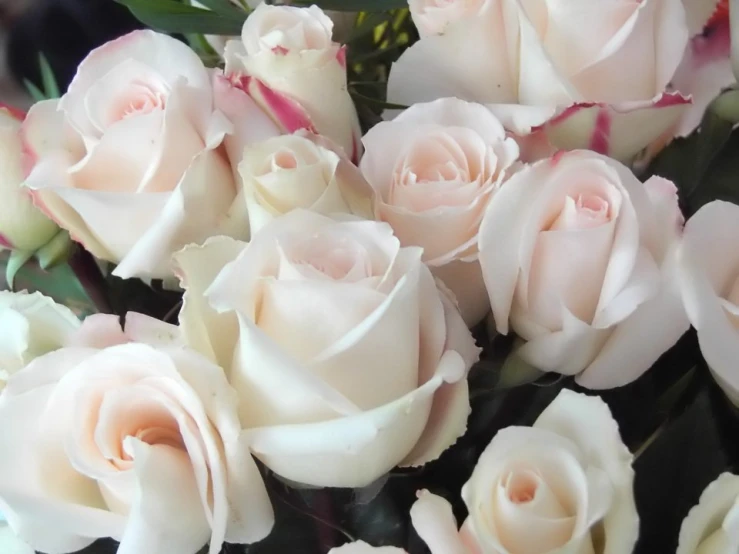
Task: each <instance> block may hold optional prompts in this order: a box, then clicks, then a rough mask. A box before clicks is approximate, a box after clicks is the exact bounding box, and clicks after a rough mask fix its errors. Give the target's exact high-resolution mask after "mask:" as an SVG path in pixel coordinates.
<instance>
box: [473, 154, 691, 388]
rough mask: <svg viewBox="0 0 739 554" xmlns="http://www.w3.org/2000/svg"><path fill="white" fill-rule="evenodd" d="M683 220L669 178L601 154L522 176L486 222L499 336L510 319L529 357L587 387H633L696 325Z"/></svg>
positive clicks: (559, 160) (559, 159) (484, 261)
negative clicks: (684, 282)
mask: <svg viewBox="0 0 739 554" xmlns="http://www.w3.org/2000/svg"><path fill="white" fill-rule="evenodd" d="M681 223H682V216H681V215H680V211H679V209H678V204H677V193H676V189H675V186H674V185H673V184H672V183H671V182H669V181H667V180H665V179H662V178H659V177H653V178H651V179H649V180H648V181H647V182H646V183H641V182H639V180H638V179H637V178H636V177H635V176H634V175H633V173H631V172H630V171H629V170H628V169H627V168H626V167H624V166H623V165H621V164H620V163H618V162H616V161H614V160H611V159H609V158H606V157H605V156H601V155H600V154H595V153H593V152H589V151H574V152H569V153H564V152H562V153H560V154H558V155H556V156H554V157H553V158H551V159H547V160H543V161H540V162H537V163H536V164H534V165H532V166H530V167H528V168H527V169H524V170H522V171H520V172H518V173H516V174H515V175H514V176H513V177H511V179H509V180H508V181H507V182H506V184H505V185H503V187H501V189H500V190H499V191H498V193H497V194H496V195H495V197H494V198H493V201H492V202H491V203H490V205H489V206H488V210H487V212H486V213H485V216H484V218H483V222H482V225H481V227H480V244H479V247H480V264H481V266H482V272H483V276H484V278H485V284H486V285H487V289H488V294H489V296H490V302H491V306H492V311H493V316H494V318H495V325H496V327H497V329H498V331H499V332H500V333H503V334H506V333H508V330H509V320H510V326H511V327H512V328H513V329H514V330H515V331H516V333H517V334H518V335H519V336H520V337H521V338H523V339H524V340H525V341H527V342H526V343H525V344H524V345H523V346H522V347H521V348H520V349H519V350H518V354H519V355H520V356H521V357H522V358H523V360H524V361H526V362H528V363H529V364H531V365H533V366H535V367H537V368H539V369H542V370H544V371H556V372H558V373H562V374H565V375H577V379H576V380H577V382H578V383H579V384H580V385H582V386H585V387H588V388H594V389H603V388H610V387H617V386H621V385H625V384H627V383H630V382H631V381H633V380H634V379H636V378H638V377H639V376H640V375H641V374H642V373H644V372H645V371H646V370H647V369H649V367H650V366H651V365H652V364H653V363H654V362H655V361H657V359H658V358H659V356H660V355H661V354H662V353H664V352H665V351H666V350H667V349H668V348H670V347H671V346H672V345H673V344H675V342H676V341H677V340H678V338H680V336H681V335H682V334H683V333H684V332H685V331H687V329H688V322H687V319H686V316H685V313H684V310H683V308H682V305H681V302H680V294H679V290H678V286H677V282H676V281H677V279H676V278H675V276H674V269H675V267H674V266H675V251H676V249H677V239H678V238H679V235H680V228H681ZM645 334H648V336H649V340H644V336H645Z"/></svg>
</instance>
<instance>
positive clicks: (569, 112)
mask: <svg viewBox="0 0 739 554" xmlns="http://www.w3.org/2000/svg"><path fill="white" fill-rule="evenodd" d="M593 106H603V104H598V103H596V102H581V103H579V104H572V106H569V107H568V108H565V110H564V111H563V112H562V113H560V114H558V115H555V116H554V117H553V118H552V119H550V120H549V121H547V122H545V123H542V124H541V125H537V126H536V127H532V128H531V132H532V133H533V132H534V131H540V130H541V129H543V128H544V127H548V126H549V125H557V124H558V123H562V122H563V121H565V120H566V119H569V118H570V117H572V116H573V115H575V114H576V113H577V112H579V111H580V110H584V109H588V108H592V107H593Z"/></svg>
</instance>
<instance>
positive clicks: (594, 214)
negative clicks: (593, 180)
mask: <svg viewBox="0 0 739 554" xmlns="http://www.w3.org/2000/svg"><path fill="white" fill-rule="evenodd" d="M610 220H611V205H610V203H609V202H608V200H606V199H605V198H603V197H602V196H600V195H598V194H594V193H579V194H576V195H568V196H567V197H566V198H565V201H564V206H563V207H562V211H560V213H559V215H558V216H557V218H556V219H555V220H554V222H553V223H552V225H551V226H550V227H549V230H559V229H591V228H593V227H599V226H601V225H603V224H604V223H607V222H608V221H610Z"/></svg>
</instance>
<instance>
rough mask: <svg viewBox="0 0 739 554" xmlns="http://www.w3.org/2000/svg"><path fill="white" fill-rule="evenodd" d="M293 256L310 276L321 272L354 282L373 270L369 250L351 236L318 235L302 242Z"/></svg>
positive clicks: (321, 273) (336, 278)
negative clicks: (327, 236) (350, 238)
mask: <svg viewBox="0 0 739 554" xmlns="http://www.w3.org/2000/svg"><path fill="white" fill-rule="evenodd" d="M290 257H291V261H292V263H293V264H294V265H295V266H297V267H298V268H302V269H307V270H308V273H309V274H310V275H306V276H308V277H316V276H317V275H316V273H317V274H318V275H320V276H323V277H324V278H328V279H331V280H333V281H349V282H354V281H358V280H359V279H362V278H365V277H367V276H369V275H371V272H372V268H371V265H370V262H369V258H368V256H367V252H365V251H364V250H363V249H362V248H361V247H360V246H359V245H357V244H356V243H355V242H353V241H351V240H349V239H348V238H347V237H330V238H328V240H326V237H321V236H319V237H316V238H315V240H308V241H306V242H304V243H302V244H300V245H298V246H297V248H295V249H294V250H293V252H291V256H290Z"/></svg>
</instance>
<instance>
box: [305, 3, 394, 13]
mask: <svg viewBox="0 0 739 554" xmlns="http://www.w3.org/2000/svg"><path fill="white" fill-rule="evenodd" d="M295 4H297V5H303V6H310V5H311V4H315V5H317V6H319V7H321V8H323V9H324V10H335V11H340V12H383V11H386V10H393V9H396V8H404V7H405V6H407V5H408V0H298V1H297V2H295Z"/></svg>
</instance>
